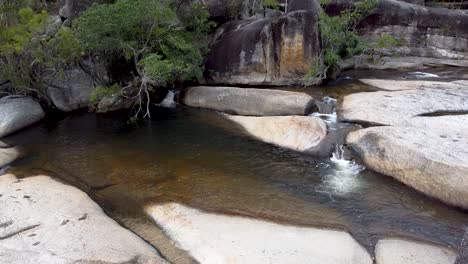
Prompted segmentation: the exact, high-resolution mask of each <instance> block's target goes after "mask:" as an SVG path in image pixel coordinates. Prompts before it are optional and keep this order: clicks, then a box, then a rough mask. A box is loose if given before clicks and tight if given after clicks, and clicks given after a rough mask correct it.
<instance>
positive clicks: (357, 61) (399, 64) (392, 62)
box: [351, 48, 468, 70]
mask: <svg viewBox="0 0 468 264" xmlns="http://www.w3.org/2000/svg"><path fill="white" fill-rule="evenodd" d="M398 49H400V48H398ZM363 57H366V56H363ZM351 64H352V66H353V67H356V68H360V69H376V70H391V69H424V68H427V67H441V66H453V67H468V60H466V59H440V58H428V57H402V56H400V55H399V56H394V57H391V56H387V57H381V58H378V59H371V58H370V57H368V58H367V59H366V58H364V59H363V58H354V60H353V62H352V63H351Z"/></svg>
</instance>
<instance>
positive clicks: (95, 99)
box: [89, 84, 122, 105]
mask: <svg viewBox="0 0 468 264" xmlns="http://www.w3.org/2000/svg"><path fill="white" fill-rule="evenodd" d="M121 89H122V88H121V87H120V86H119V85H118V84H114V85H111V86H97V87H96V88H95V89H94V90H93V91H92V92H91V94H90V97H89V101H90V103H91V104H93V105H97V104H98V103H99V102H100V101H101V99H102V98H104V97H105V96H109V95H113V94H117V93H119V92H120V91H121Z"/></svg>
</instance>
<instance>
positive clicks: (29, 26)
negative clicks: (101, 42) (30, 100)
mask: <svg viewBox="0 0 468 264" xmlns="http://www.w3.org/2000/svg"><path fill="white" fill-rule="evenodd" d="M12 10H14V9H12ZM12 12H13V11H12ZM15 12H16V11H15ZM9 17H10V18H12V20H11V21H14V23H13V24H10V25H8V26H6V25H5V24H2V25H1V26H0V79H2V80H6V81H9V82H10V83H11V84H12V85H11V88H10V90H9V91H2V92H4V93H5V92H6V93H10V94H29V95H33V96H36V97H39V98H42V99H44V100H47V99H46V97H45V95H44V91H43V90H44V88H45V87H46V86H47V85H48V83H49V82H51V81H52V80H53V79H54V78H55V77H56V76H57V74H59V73H61V72H62V71H63V69H65V68H66V67H68V66H70V65H72V64H76V63H77V62H78V59H79V58H80V56H81V52H82V49H81V43H80V42H79V41H78V40H77V39H76V38H75V36H74V34H73V31H71V30H70V29H65V28H62V29H60V30H59V29H57V28H55V29H56V30H55V31H54V30H52V34H49V33H50V32H47V30H46V29H48V26H49V25H50V22H51V21H50V18H49V16H48V14H47V12H46V11H39V12H35V11H34V10H33V9H31V8H29V7H26V8H22V9H20V10H19V11H17V12H16V13H15V14H9ZM11 21H10V22H11Z"/></svg>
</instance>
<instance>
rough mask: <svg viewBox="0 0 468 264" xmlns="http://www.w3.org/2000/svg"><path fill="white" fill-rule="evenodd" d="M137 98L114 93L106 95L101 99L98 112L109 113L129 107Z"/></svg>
mask: <svg viewBox="0 0 468 264" xmlns="http://www.w3.org/2000/svg"><path fill="white" fill-rule="evenodd" d="M135 101H136V99H135V98H126V97H123V96H122V95H120V94H113V95H108V96H104V97H103V98H102V99H101V101H99V103H98V105H97V108H96V112H97V113H108V112H113V111H118V110H123V109H129V108H130V107H132V106H133V104H134V103H135Z"/></svg>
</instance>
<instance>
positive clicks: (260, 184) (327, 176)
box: [7, 108, 468, 255]
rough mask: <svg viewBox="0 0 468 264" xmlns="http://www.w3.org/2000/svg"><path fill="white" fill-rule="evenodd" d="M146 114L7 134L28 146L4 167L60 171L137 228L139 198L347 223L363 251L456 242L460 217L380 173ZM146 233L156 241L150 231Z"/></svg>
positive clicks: (467, 218) (188, 113) (225, 125)
mask: <svg viewBox="0 0 468 264" xmlns="http://www.w3.org/2000/svg"><path fill="white" fill-rule="evenodd" d="M153 116H158V117H155V118H154V119H153V120H152V121H151V122H148V123H146V124H144V125H142V126H141V127H138V128H130V127H128V126H126V123H125V119H123V118H120V117H112V116H107V117H103V116H100V117H99V116H95V115H91V114H76V115H74V116H69V117H67V118H65V119H63V120H59V121H49V122H47V123H45V124H41V125H38V126H36V127H33V128H30V129H28V130H26V131H23V132H22V133H19V134H17V135H14V136H11V137H9V138H7V141H8V143H11V144H15V145H22V146H23V147H24V148H25V149H26V151H27V156H26V158H24V159H23V160H21V161H20V162H18V163H17V164H14V165H15V168H14V170H13V172H14V173H17V174H21V175H23V176H29V175H33V174H34V173H35V172H37V171H38V170H46V171H48V172H49V173H52V174H53V175H57V176H60V177H61V178H62V180H65V181H67V182H69V183H71V184H73V185H76V186H78V187H79V188H82V189H83V190H85V191H87V192H88V193H89V194H90V195H91V196H92V197H93V198H94V199H95V200H96V201H97V202H98V203H99V204H100V205H101V206H103V208H104V209H105V210H106V211H107V212H108V213H109V214H110V215H111V216H113V217H115V218H116V219H117V220H118V221H120V222H122V223H123V224H124V225H126V226H128V227H130V228H132V229H133V230H136V232H138V233H139V234H140V233H145V232H146V233H151V232H152V231H151V230H149V229H151V226H150V225H149V224H148V223H147V222H145V221H143V220H142V222H144V223H145V225H138V224H135V223H137V222H138V221H135V219H141V218H144V216H143V215H142V214H143V211H142V207H143V206H144V205H145V204H149V203H159V202H167V201H177V202H181V203H185V204H188V205H190V206H194V207H198V208H202V209H205V210H208V211H213V212H222V213H227V214H235V215H243V216H250V217H257V218H264V219H269V220H272V221H276V222H281V223H290V224H298V225H311V226H326V227H335V228H339V229H346V230H348V231H349V232H350V233H351V234H352V235H353V236H354V237H355V238H356V239H358V241H359V242H361V243H362V244H363V245H365V246H366V247H367V248H372V247H373V245H374V244H375V242H376V240H377V239H378V238H379V237H381V236H387V235H392V236H406V237H412V238H418V239H423V240H429V241H433V242H435V243H440V244H443V245H448V246H452V247H455V248H456V247H458V245H459V244H460V242H461V239H462V234H463V232H462V231H463V225H464V224H465V223H468V215H467V214H465V213H464V212H462V211H459V210H456V209H454V208H451V207H448V206H446V205H443V204H441V203H439V202H437V201H435V200H432V199H429V198H426V197H425V196H423V195H420V194H418V193H416V192H415V191H413V190H412V189H409V188H406V187H405V186H403V185H402V184H400V183H398V182H396V181H394V180H392V179H391V178H389V177H385V176H382V175H379V174H376V173H374V172H371V171H368V170H362V168H361V167H359V166H358V165H356V164H352V163H349V162H347V161H344V160H341V159H337V158H336V159H334V160H328V159H314V158H313V157H310V156H306V155H302V154H299V153H295V152H291V151H288V150H283V149H280V148H277V147H275V146H271V145H268V144H264V143H261V142H257V141H255V140H252V139H250V138H249V137H245V136H243V135H242V133H241V132H240V131H236V129H237V128H236V127H235V126H233V125H232V124H231V123H229V122H228V121H226V120H224V119H223V117H222V116H221V115H219V114H217V113H214V112H210V111H203V110H196V109H187V108H178V109H176V110H168V112H165V113H163V114H161V115H153ZM148 226H150V227H148ZM142 229H144V230H142ZM154 232H156V233H157V232H160V231H154ZM147 236H148V237H151V236H153V237H156V238H155V239H156V240H158V241H160V240H161V239H162V240H164V239H163V238H162V237H163V235H161V234H159V233H158V234H147ZM148 240H149V241H152V239H148ZM153 241H154V239H153ZM160 243H161V242H160ZM158 247H161V245H158ZM176 255H177V254H176Z"/></svg>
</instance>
